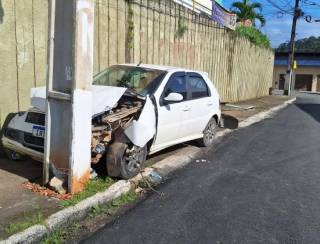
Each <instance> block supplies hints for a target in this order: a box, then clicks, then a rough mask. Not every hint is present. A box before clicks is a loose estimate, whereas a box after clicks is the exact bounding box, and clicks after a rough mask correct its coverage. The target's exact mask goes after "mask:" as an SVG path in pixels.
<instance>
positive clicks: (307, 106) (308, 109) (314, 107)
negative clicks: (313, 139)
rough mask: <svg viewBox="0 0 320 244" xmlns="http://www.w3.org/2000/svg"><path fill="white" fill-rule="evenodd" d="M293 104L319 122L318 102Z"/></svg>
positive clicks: (319, 107)
mask: <svg viewBox="0 0 320 244" xmlns="http://www.w3.org/2000/svg"><path fill="white" fill-rule="evenodd" d="M295 105H296V106H297V107H298V108H300V109H301V110H302V111H304V112H305V113H307V114H309V115H310V116H311V117H313V118H314V119H315V120H316V121H318V122H319V123H320V104H317V103H296V104H295Z"/></svg>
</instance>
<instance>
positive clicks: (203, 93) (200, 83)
mask: <svg viewBox="0 0 320 244" xmlns="http://www.w3.org/2000/svg"><path fill="white" fill-rule="evenodd" d="M188 88H189V90H190V92H191V99H197V98H201V97H208V96H209V90H208V86H207V84H206V82H205V81H204V79H203V78H202V77H201V76H199V75H189V76H188Z"/></svg>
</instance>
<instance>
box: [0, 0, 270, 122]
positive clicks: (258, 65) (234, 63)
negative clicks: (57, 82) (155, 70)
mask: <svg viewBox="0 0 320 244" xmlns="http://www.w3.org/2000/svg"><path fill="white" fill-rule="evenodd" d="M95 3H96V8H95V50H94V71H95V73H96V72H98V71H100V70H103V69H105V68H106V67H108V66H109V65H112V64H117V63H125V62H133V63H139V62H143V63H154V64H164V65H172V66H180V67H187V68H192V69H196V70H202V71H206V72H208V73H209V76H210V77H211V79H212V80H213V82H214V83H215V85H216V86H217V88H218V90H219V92H220V94H221V100H222V101H229V102H235V101H240V100H246V99H250V98H256V97H261V96H264V95H268V89H269V87H271V85H272V73H273V58H274V54H273V52H272V51H271V50H268V49H264V48H258V47H256V46H254V45H252V44H250V42H248V41H247V40H245V39H243V38H239V37H236V36H235V35H234V34H233V32H232V31H229V30H227V29H224V28H222V27H221V26H219V25H217V24H216V23H214V22H212V21H210V20H209V19H207V18H204V17H200V16H199V15H198V14H196V13H194V12H192V11H190V10H188V9H186V8H184V7H182V6H180V5H177V4H175V3H173V2H172V1H170V0H161V1H160V0H95ZM2 13H3V14H2ZM179 19H180V27H183V29H185V31H184V33H183V35H182V36H180V37H179V36H178V35H177V33H178V30H179V29H181V28H179ZM130 23H132V24H133V31H128V29H130V28H129V26H130ZM47 33H48V1H47V0H0V36H1V38H0V57H1V58H0V125H1V124H2V123H3V122H4V119H5V117H6V115H7V114H8V113H9V112H16V111H19V110H25V109H27V108H28V106H29V104H30V103H29V94H30V91H29V90H30V88H31V87H34V86H43V85H44V84H45V75H46V55H47V51H46V50H47Z"/></svg>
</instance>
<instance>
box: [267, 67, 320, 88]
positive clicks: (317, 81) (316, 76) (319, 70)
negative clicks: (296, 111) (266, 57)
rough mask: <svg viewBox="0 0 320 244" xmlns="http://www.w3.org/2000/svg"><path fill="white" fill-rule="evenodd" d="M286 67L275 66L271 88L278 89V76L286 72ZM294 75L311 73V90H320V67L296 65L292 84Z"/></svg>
mask: <svg viewBox="0 0 320 244" xmlns="http://www.w3.org/2000/svg"><path fill="white" fill-rule="evenodd" d="M286 71H287V67H285V66H276V67H274V71H273V83H272V84H273V88H275V89H279V76H280V74H286ZM296 75H312V76H313V78H312V88H311V91H313V92H320V67H298V69H296V70H295V71H294V72H293V85H294V84H295V77H296Z"/></svg>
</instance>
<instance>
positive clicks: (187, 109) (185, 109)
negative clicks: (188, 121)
mask: <svg viewBox="0 0 320 244" xmlns="http://www.w3.org/2000/svg"><path fill="white" fill-rule="evenodd" d="M182 110H183V111H185V112H187V111H189V110H190V108H188V107H187V108H184V109H182Z"/></svg>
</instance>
